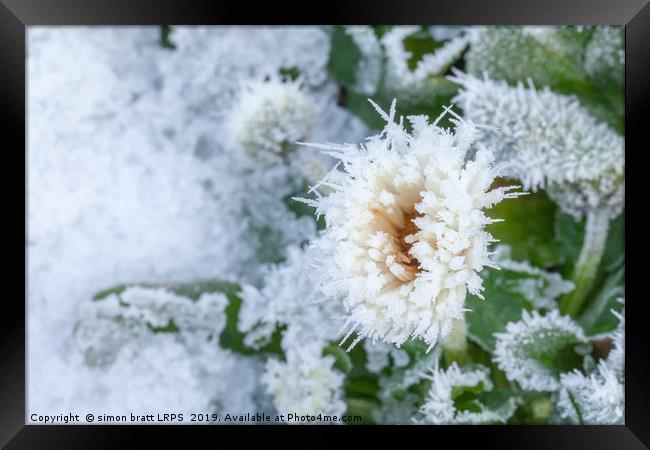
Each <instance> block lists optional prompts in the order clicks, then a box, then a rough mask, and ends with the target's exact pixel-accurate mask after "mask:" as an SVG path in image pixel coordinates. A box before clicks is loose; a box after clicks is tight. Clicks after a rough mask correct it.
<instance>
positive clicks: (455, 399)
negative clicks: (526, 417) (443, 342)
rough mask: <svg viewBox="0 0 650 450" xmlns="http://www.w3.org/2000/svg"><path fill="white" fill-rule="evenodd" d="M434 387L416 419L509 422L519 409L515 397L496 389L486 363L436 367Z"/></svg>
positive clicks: (427, 421)
mask: <svg viewBox="0 0 650 450" xmlns="http://www.w3.org/2000/svg"><path fill="white" fill-rule="evenodd" d="M427 378H428V379H430V380H431V388H430V390H429V392H428V394H427V397H426V400H425V402H424V404H423V405H422V407H421V408H420V411H419V415H418V417H417V418H416V419H415V421H416V422H417V423H422V424H435V425H443V424H467V425H470V424H471V425H475V424H489V423H506V422H507V420H508V419H509V418H510V416H512V414H513V413H514V412H515V409H516V406H517V405H516V401H515V398H514V397H512V396H511V395H508V394H509V393H507V392H501V393H500V392H497V391H493V384H492V381H491V380H490V378H489V369H488V368H487V367H478V368H467V367H464V368H462V369H461V368H459V367H458V366H457V365H456V364H455V363H454V364H452V365H451V366H450V367H448V368H447V369H446V370H442V369H433V370H431V372H430V373H429V374H428V375H427Z"/></svg>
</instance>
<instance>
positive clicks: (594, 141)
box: [451, 72, 625, 218]
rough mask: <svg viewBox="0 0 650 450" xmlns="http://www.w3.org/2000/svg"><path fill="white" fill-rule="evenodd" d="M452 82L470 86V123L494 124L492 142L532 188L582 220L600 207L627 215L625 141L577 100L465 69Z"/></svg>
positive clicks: (465, 95) (488, 134) (466, 94)
mask: <svg viewBox="0 0 650 450" xmlns="http://www.w3.org/2000/svg"><path fill="white" fill-rule="evenodd" d="M451 80H452V81H455V82H456V83H459V84H460V85H461V86H462V89H461V91H460V92H459V94H458V96H457V97H456V99H455V100H456V101H458V102H459V104H460V106H461V107H462V108H463V111H465V114H466V115H467V117H468V118H469V119H471V120H473V121H474V122H476V123H481V124H484V125H489V126H491V128H489V129H486V130H485V132H484V138H485V139H486V141H487V142H488V143H489V145H490V148H491V149H492V150H493V151H494V153H495V158H496V160H497V161H498V162H500V163H501V162H502V163H506V164H507V165H506V172H507V174H508V175H510V176H513V177H515V178H517V179H519V180H521V181H522V183H523V184H524V188H525V189H528V188H530V189H533V190H535V189H537V188H542V189H547V191H548V193H549V195H550V196H551V197H552V198H553V199H554V200H555V201H556V202H557V203H558V204H559V205H560V207H561V208H562V209H563V210H564V211H565V212H566V213H568V214H571V215H572V216H574V217H576V218H579V217H582V216H583V215H585V214H588V213H590V212H593V211H598V210H606V211H607V212H608V213H609V216H610V217H616V216H617V215H618V214H619V213H620V212H621V211H622V209H623V205H624V169H625V154H624V140H623V137H622V136H620V135H619V134H617V133H616V132H615V131H614V130H612V129H611V128H610V127H609V126H607V125H606V124H605V123H602V122H599V121H597V120H596V119H595V118H594V117H593V116H591V115H590V114H589V112H588V111H587V110H586V109H585V108H584V107H583V106H581V105H580V103H579V102H578V101H577V100H576V99H575V98H573V97H570V96H565V95H560V94H556V93H553V92H551V91H550V90H548V89H544V90H541V91H538V90H536V89H535V88H534V87H533V86H529V87H525V86H524V85H522V84H521V83H520V84H519V85H518V86H515V87H511V86H508V85H507V84H506V83H505V82H503V81H493V80H491V79H489V78H487V77H484V78H482V79H479V78H475V77H473V76H470V75H465V74H461V73H460V72H456V73H455V76H454V77H451Z"/></svg>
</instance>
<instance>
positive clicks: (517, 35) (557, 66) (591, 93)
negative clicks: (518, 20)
mask: <svg viewBox="0 0 650 450" xmlns="http://www.w3.org/2000/svg"><path fill="white" fill-rule="evenodd" d="M603 28H604V27H599V28H597V29H596V31H594V30H590V29H584V28H583V29H582V30H580V31H579V30H577V29H575V28H571V27H561V28H559V27H524V28H518V27H503V28H488V29H485V30H483V31H480V32H477V33H475V35H474V37H473V39H472V43H471V45H470V51H468V52H467V55H466V62H467V65H466V70H467V71H468V73H470V74H472V75H475V76H477V77H480V76H483V75H484V74H487V75H489V76H490V77H492V78H496V79H500V80H505V81H507V82H508V83H509V84H511V85H515V84H516V83H518V82H526V81H527V80H531V81H532V82H533V84H535V86H539V87H549V88H550V89H552V90H553V91H555V92H558V93H562V94H573V95H576V96H578V97H579V98H580V101H581V102H583V104H584V106H586V107H587V108H589V109H590V111H591V113H592V114H594V115H595V116H596V117H597V118H598V119H600V120H603V121H605V122H607V123H608V124H609V125H611V126H613V127H614V128H615V129H616V130H618V131H622V130H623V114H624V111H623V106H624V104H623V89H622V85H620V86H614V87H613V88H612V89H606V90H603V89H602V80H600V81H597V80H596V79H594V77H593V75H592V74H593V73H598V72H599V71H601V73H602V72H606V73H620V71H621V70H622V65H621V66H618V67H616V68H615V69H613V68H612V67H611V66H609V65H608V64H606V63H605V61H610V62H611V61H612V60H615V59H616V60H618V58H619V55H621V54H622V52H623V46H622V41H619V42H617V44H618V45H620V46H619V47H618V48H614V46H615V45H616V44H614V43H613V41H614V39H612V38H613V35H615V33H617V32H618V31H613V32H611V33H610V32H604V33H603V31H602V29H603ZM601 34H602V35H604V36H603V37H601V38H597V37H596V36H597V35H601ZM592 39H594V43H593V46H590V44H591V40H592ZM600 41H607V42H600ZM590 47H591V48H593V50H591V52H590V51H589V48H590ZM590 53H591V54H594V55H597V56H592V57H588V56H587V55H589V54H590ZM614 55H615V56H614ZM594 60H595V61H594ZM588 61H594V62H592V63H591V64H590V63H588Z"/></svg>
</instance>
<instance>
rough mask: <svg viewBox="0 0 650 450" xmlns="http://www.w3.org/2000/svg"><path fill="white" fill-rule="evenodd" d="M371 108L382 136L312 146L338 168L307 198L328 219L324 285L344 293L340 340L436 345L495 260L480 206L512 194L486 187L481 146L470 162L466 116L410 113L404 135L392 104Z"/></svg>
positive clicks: (488, 164)
mask: <svg viewBox="0 0 650 450" xmlns="http://www.w3.org/2000/svg"><path fill="white" fill-rule="evenodd" d="M375 107H376V108H377V110H378V111H379V112H380V114H381V115H382V117H383V118H384V119H385V120H386V121H387V122H388V123H387V125H386V127H385V128H384V130H383V131H382V132H381V133H380V134H378V135H376V136H372V137H370V138H368V139H367V140H366V142H365V143H363V144H360V145H349V144H346V145H333V144H332V145H318V147H320V148H324V149H326V150H328V152H327V153H328V154H329V155H331V156H334V157H336V158H338V159H340V161H341V162H342V165H343V170H338V169H337V168H335V169H334V170H332V171H331V172H330V173H329V174H328V176H327V177H326V178H325V180H324V181H323V182H322V184H323V185H325V186H329V187H331V188H332V189H334V192H332V193H331V194H330V195H328V196H327V197H323V196H321V195H320V194H318V193H316V199H303V201H304V202H306V203H308V204H311V205H313V206H315V207H316V213H317V214H318V215H321V214H323V215H324V216H325V218H326V223H327V227H326V229H325V230H324V232H323V234H322V235H321V237H320V238H319V239H318V240H317V241H315V243H314V245H315V246H317V247H319V248H320V249H321V250H322V251H323V253H324V254H323V256H322V258H321V259H322V261H321V262H322V264H321V270H322V271H323V274H322V275H323V277H324V278H323V280H322V284H323V290H324V291H325V292H326V293H328V294H330V295H332V296H335V297H341V298H343V302H344V306H345V308H346V310H347V312H348V313H349V315H348V318H347V321H346V323H345V325H344V330H343V331H344V332H345V331H347V335H346V336H345V337H344V339H343V341H342V342H344V341H346V340H347V338H348V337H349V336H350V335H351V334H352V333H353V332H355V331H356V332H358V337H357V340H355V341H354V342H353V343H352V345H351V346H350V347H352V346H354V345H355V344H356V343H357V342H358V341H359V340H360V339H362V338H364V337H369V338H371V339H373V340H375V339H380V340H383V341H385V342H388V343H394V344H397V345H398V346H399V345H401V344H402V343H404V342H405V341H406V340H407V339H409V338H411V337H413V338H422V339H424V341H425V342H426V343H428V344H429V346H430V347H432V346H433V345H434V344H435V343H436V342H437V340H438V339H439V338H441V337H444V336H446V335H447V334H448V333H449V331H450V330H451V325H452V322H453V320H454V319H458V318H461V317H463V313H464V311H465V308H464V305H465V296H466V294H467V292H468V291H469V292H470V293H472V294H475V295H479V296H480V295H481V290H482V279H481V277H480V276H479V272H480V271H481V270H482V269H483V268H484V267H485V266H492V265H494V264H493V262H492V261H490V259H489V253H488V245H489V244H490V242H491V241H492V236H491V235H490V234H489V233H487V232H486V231H485V229H484V227H485V226H486V225H487V224H489V223H491V222H492V219H490V218H489V217H487V216H486V215H485V214H484V211H483V210H484V209H485V208H489V207H491V206H492V205H494V204H496V203H498V202H500V201H501V200H502V199H504V198H507V197H513V196H516V195H517V194H515V193H508V192H509V191H510V190H511V189H512V187H499V188H496V189H492V190H491V189H490V186H491V185H492V182H493V181H494V178H495V176H496V175H497V172H496V170H495V168H493V166H492V156H491V153H490V152H489V151H488V150H487V149H485V148H482V147H479V148H478V149H477V152H476V155H475V156H474V159H472V160H467V161H466V154H467V152H468V150H469V149H470V147H471V145H472V144H473V143H474V141H475V137H476V134H477V130H476V127H475V126H474V125H473V124H472V123H471V122H466V121H464V120H462V119H461V118H460V117H458V116H456V115H455V114H453V113H452V115H454V116H455V117H456V119H455V122H456V129H455V132H452V131H450V130H447V129H442V128H439V127H437V126H436V124H437V121H436V122H434V123H433V124H431V123H428V120H427V118H426V117H425V116H413V117H409V118H408V119H409V121H410V122H411V124H412V132H408V131H407V130H406V129H405V127H404V126H403V123H402V120H401V119H400V121H399V123H395V121H394V118H395V117H394V116H395V102H393V105H392V106H391V110H390V114H386V113H385V112H383V111H381V110H380V109H379V108H378V107H377V106H376V105H375ZM447 112H449V109H447V110H446V111H445V113H447ZM440 118H442V116H441V117H440ZM440 118H438V120H440Z"/></svg>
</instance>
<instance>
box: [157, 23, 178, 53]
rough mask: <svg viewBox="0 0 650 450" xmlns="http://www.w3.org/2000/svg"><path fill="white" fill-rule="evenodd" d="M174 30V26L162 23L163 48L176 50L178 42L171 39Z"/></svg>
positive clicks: (161, 40)
mask: <svg viewBox="0 0 650 450" xmlns="http://www.w3.org/2000/svg"><path fill="white" fill-rule="evenodd" d="M172 31H173V30H172V27H170V26H169V25H162V26H161V27H160V46H161V47H162V48H166V49H168V50H174V49H175V48H176V44H174V43H173V42H172V41H171V39H170V35H171V34H172Z"/></svg>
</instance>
